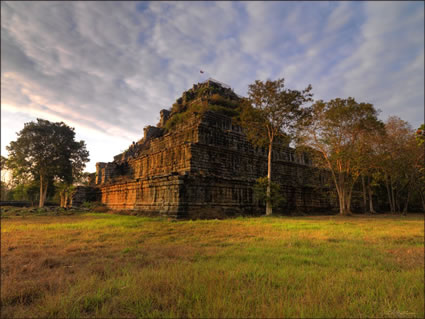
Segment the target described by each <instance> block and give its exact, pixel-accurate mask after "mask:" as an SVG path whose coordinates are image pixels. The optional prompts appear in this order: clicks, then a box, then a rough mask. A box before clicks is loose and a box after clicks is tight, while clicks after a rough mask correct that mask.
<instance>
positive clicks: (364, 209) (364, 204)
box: [362, 174, 367, 213]
mask: <svg viewBox="0 0 425 319" xmlns="http://www.w3.org/2000/svg"><path fill="white" fill-rule="evenodd" d="M362 186H363V213H366V211H367V197H366V185H365V180H364V175H363V174H362Z"/></svg>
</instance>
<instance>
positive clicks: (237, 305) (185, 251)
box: [1, 213, 424, 318]
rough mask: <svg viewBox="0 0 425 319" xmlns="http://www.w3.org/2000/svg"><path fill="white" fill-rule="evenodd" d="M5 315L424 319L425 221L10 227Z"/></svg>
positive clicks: (156, 221) (141, 220) (137, 220)
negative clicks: (422, 318) (377, 318)
mask: <svg viewBox="0 0 425 319" xmlns="http://www.w3.org/2000/svg"><path fill="white" fill-rule="evenodd" d="M1 239H2V259H1V276H2V277H1V279H2V282H1V285H2V287H1V288H2V289H1V301H2V317H4V318H12V317H26V318H27V317H47V318H64V317H66V318H81V317H90V318H92V317H98V318H105V317H113V318H117V317H133V318H134V317H139V318H150V317H155V318H156V317H167V318H169V317H197V318H199V317H202V318H206V317H213V318H217V317H232V318H234V317H244V318H246V317H255V318H258V317H274V318H276V317H279V318H281V317H297V318H299V317H308V318H311V317H320V318H322V317H344V318H345V317H356V318H358V317H363V318H364V317H368V318H369V317H380V318H382V317H388V318H394V317H418V318H421V317H423V316H424V219H423V215H412V216H408V217H401V216H389V215H383V216H378V217H345V218H343V217H338V216H326V217H298V218H294V217H273V218H268V217H267V218H264V217H263V218H236V219H230V220H201V221H172V220H167V219H162V218H147V217H135V216H122V215H112V214H90V213H86V214H76V215H72V216H34V217H29V216H25V217H22V216H18V217H9V218H7V219H3V220H2V238H1Z"/></svg>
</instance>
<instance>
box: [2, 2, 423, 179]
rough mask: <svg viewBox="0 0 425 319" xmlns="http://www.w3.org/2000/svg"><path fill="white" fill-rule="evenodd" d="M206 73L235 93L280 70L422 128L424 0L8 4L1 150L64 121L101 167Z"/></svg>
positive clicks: (289, 80) (322, 94)
mask: <svg viewBox="0 0 425 319" xmlns="http://www.w3.org/2000/svg"><path fill="white" fill-rule="evenodd" d="M201 69H202V70H205V71H206V72H205V73H204V74H200V72H199V71H200V70H201ZM208 77H213V78H215V79H217V80H219V81H222V82H224V83H227V84H229V85H230V86H231V87H233V88H234V90H235V92H236V93H238V94H240V95H246V92H247V88H248V85H249V84H250V83H253V82H254V81H255V80H257V79H259V80H266V79H272V80H274V79H277V78H281V77H284V78H285V81H286V85H287V86H288V87H289V88H292V89H302V88H305V87H306V86H307V85H308V84H311V85H312V86H313V93H314V98H315V99H324V100H329V99H332V98H336V97H341V98H346V97H348V96H352V97H354V98H355V99H356V100H357V101H359V102H368V103H373V104H374V105H375V107H376V108H378V109H381V110H382V113H381V115H380V118H381V119H382V120H386V119H387V118H388V116H390V115H396V116H399V117H401V118H402V119H403V120H406V121H408V122H409V123H410V124H411V125H412V126H413V127H418V126H419V125H420V123H422V122H423V121H424V2H401V1H400V2H345V1H344V2H252V1H250V2H221V1H220V2H168V3H167V2H142V3H140V2H1V153H2V155H7V152H6V149H5V146H6V145H8V144H9V143H10V141H11V140H15V139H16V134H15V133H16V132H18V131H20V130H21V129H22V128H23V126H24V123H25V122H29V121H33V120H35V119H36V118H37V117H39V118H44V119H48V120H50V121H64V122H65V123H67V124H68V125H70V126H72V127H75V129H76V133H77V138H78V139H83V140H85V141H86V144H87V148H88V150H89V151H90V158H91V161H90V163H88V165H87V171H94V170H95V163H96V162H100V161H103V162H108V161H112V158H113V156H114V155H116V154H118V153H120V152H121V151H122V150H124V149H126V148H127V146H128V145H129V144H130V143H131V142H132V141H137V140H139V139H140V138H141V137H142V135H143V133H142V132H143V127H144V126H146V125H155V124H156V123H157V122H158V120H159V111H160V110H161V109H163V108H169V107H171V105H172V103H173V102H174V101H175V100H176V99H177V98H178V97H179V96H180V95H181V93H182V92H183V91H184V90H187V89H189V88H190V87H192V85H193V84H194V83H198V82H201V81H203V80H206V79H207V78H208Z"/></svg>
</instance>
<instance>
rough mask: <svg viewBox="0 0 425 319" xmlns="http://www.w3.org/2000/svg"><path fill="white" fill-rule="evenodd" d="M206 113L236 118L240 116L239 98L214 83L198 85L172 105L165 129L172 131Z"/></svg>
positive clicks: (229, 90)
mask: <svg viewBox="0 0 425 319" xmlns="http://www.w3.org/2000/svg"><path fill="white" fill-rule="evenodd" d="M207 111H212V112H215V113H219V114H223V115H226V116H229V117H232V118H233V117H237V116H238V115H239V114H240V98H239V97H238V96H237V95H236V94H235V93H234V92H233V91H232V90H231V89H226V88H223V87H222V86H220V85H217V84H216V83H214V82H209V83H202V84H198V85H197V86H194V87H193V88H191V89H190V90H188V91H185V92H183V95H182V96H181V97H180V98H178V99H177V101H176V102H175V103H174V104H173V106H172V108H171V115H170V118H169V119H168V121H167V122H166V123H165V129H166V130H167V131H172V130H173V129H174V128H175V127H176V125H178V124H181V123H184V122H186V121H187V120H188V119H189V118H191V117H192V116H202V114H204V113H205V112H207Z"/></svg>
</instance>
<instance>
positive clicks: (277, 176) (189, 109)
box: [79, 79, 331, 218]
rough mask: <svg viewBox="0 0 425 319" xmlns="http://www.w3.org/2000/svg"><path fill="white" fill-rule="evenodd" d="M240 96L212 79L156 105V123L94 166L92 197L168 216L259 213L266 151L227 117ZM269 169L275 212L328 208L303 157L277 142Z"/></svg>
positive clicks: (115, 205) (119, 206) (117, 206)
mask: <svg viewBox="0 0 425 319" xmlns="http://www.w3.org/2000/svg"><path fill="white" fill-rule="evenodd" d="M239 102H240V97H239V96H238V95H236V94H235V93H234V92H233V90H232V89H231V88H230V87H228V86H226V85H223V84H222V83H220V82H218V81H215V80H213V79H209V80H207V81H205V82H203V83H198V84H196V85H194V86H193V88H191V89H190V90H188V91H186V92H184V93H183V96H182V97H181V98H179V99H178V100H177V102H176V103H175V104H174V105H173V107H172V108H171V109H170V110H161V113H160V114H161V119H160V121H159V123H158V124H157V125H156V126H147V127H145V129H144V137H143V138H142V139H141V140H139V141H137V142H136V143H133V144H132V145H130V147H129V148H128V149H127V150H126V151H125V152H123V153H121V154H118V155H116V156H115V157H114V160H113V161H112V162H109V163H97V164H96V178H95V179H96V180H95V185H93V187H94V190H95V194H96V197H97V199H98V200H100V201H101V202H102V203H104V204H106V205H107V206H108V207H109V208H111V209H114V210H135V211H141V212H145V213H149V214H158V215H165V216H169V217H173V218H215V217H224V216H234V215H238V214H244V215H248V214H253V215H256V214H263V213H264V211H265V210H264V203H262V202H260V201H259V200H258V199H257V198H256V197H255V196H254V195H255V194H254V191H253V186H254V184H255V180H256V179H257V178H258V177H263V176H266V175H267V150H266V149H265V148H258V147H255V146H253V145H252V144H251V143H250V142H248V140H247V139H246V136H245V135H244V133H243V130H242V128H241V127H240V126H238V125H236V124H235V122H234V121H232V115H235V114H236V113H237V109H238V107H239V105H240V103H239ZM272 169H273V177H272V179H273V181H275V182H278V183H280V184H281V188H282V191H283V192H284V195H285V198H286V201H285V202H284V203H283V204H282V206H281V207H278V208H275V211H279V210H280V211H282V212H289V211H294V210H297V211H304V212H311V211H318V210H324V209H329V208H330V207H331V202H330V199H329V196H327V195H326V194H327V193H326V191H325V190H324V187H323V186H320V185H321V184H320V179H321V176H320V174H316V173H317V170H316V169H315V168H313V167H312V166H311V163H309V160H308V158H307V157H306V156H304V155H299V154H297V153H295V151H294V149H292V148H290V147H288V146H281V147H280V148H275V150H274V152H273V161H272ZM314 171H316V173H314ZM322 178H323V177H322ZM81 192H83V190H81V191H80V192H79V193H80V195H79V196H80V202H81V201H82V200H81ZM83 193H84V192H83ZM83 197H84V196H83Z"/></svg>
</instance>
